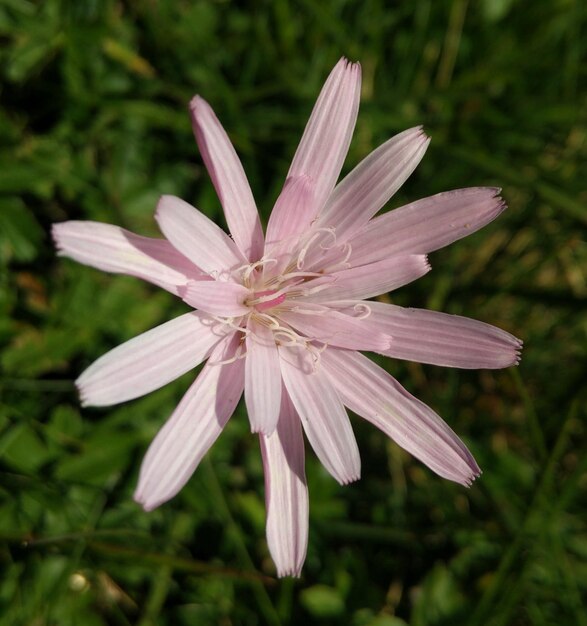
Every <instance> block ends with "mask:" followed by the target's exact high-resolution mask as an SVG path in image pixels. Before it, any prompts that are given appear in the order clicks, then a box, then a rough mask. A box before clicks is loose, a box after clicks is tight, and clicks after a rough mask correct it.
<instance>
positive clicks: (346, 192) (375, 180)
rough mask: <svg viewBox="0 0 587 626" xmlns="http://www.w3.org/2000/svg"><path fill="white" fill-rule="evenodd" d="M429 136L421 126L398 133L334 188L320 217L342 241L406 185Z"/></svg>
mask: <svg viewBox="0 0 587 626" xmlns="http://www.w3.org/2000/svg"><path fill="white" fill-rule="evenodd" d="M429 143H430V139H429V138H428V137H427V136H426V135H425V133H424V131H423V130H422V128H421V127H420V126H418V127H416V128H410V129H409V130H405V131H403V132H402V133H399V135H395V137H392V138H391V139H389V140H388V141H386V142H385V143H384V144H383V145H381V146H379V148H377V149H376V150H374V151H373V152H371V154H370V155H369V156H368V157H366V158H365V159H364V160H363V161H361V162H360V163H359V165H357V167H355V169H354V170H352V172H351V173H350V174H348V175H347V176H346V177H345V178H344V179H343V180H342V181H341V182H340V183H339V184H338V185H337V186H336V188H335V190H334V191H333V193H332V195H331V196H330V198H329V199H328V202H327V203H326V206H325V207H324V210H323V211H322V213H321V214H320V216H319V218H318V225H319V226H334V228H335V229H336V237H337V240H338V241H339V242H342V241H345V240H346V239H348V238H349V237H350V236H352V235H353V234H354V233H355V232H357V231H358V230H360V229H361V228H362V227H363V226H365V224H366V223H367V222H368V221H369V220H370V219H371V218H372V217H373V216H374V215H375V213H377V211H379V210H380V209H381V208H382V207H383V206H384V205H385V204H386V203H387V202H388V201H389V199H390V198H391V196H393V194H394V193H395V192H396V191H397V190H398V189H399V188H400V187H401V186H402V185H403V184H404V182H405V181H406V180H407V179H408V177H409V176H410V174H411V173H412V172H413V171H414V170H415V169H416V167H417V166H418V163H420V161H421V160H422V157H423V156H424V153H425V152H426V148H427V147H428V144H429Z"/></svg>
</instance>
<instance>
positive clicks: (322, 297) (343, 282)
mask: <svg viewBox="0 0 587 626" xmlns="http://www.w3.org/2000/svg"><path fill="white" fill-rule="evenodd" d="M429 271H430V265H429V264H428V259H427V258H426V256H425V255H423V254H410V255H405V256H397V257H392V258H388V259H384V260H382V261H378V262H377V263H370V264H369V265H361V266H360V267H352V268H351V269H348V270H342V271H340V272H335V273H333V274H332V275H331V276H325V277H324V278H316V279H315V280H311V281H308V282H307V283H306V284H305V286H304V287H305V289H306V290H307V291H308V292H310V295H306V296H305V299H307V300H309V301H311V302H331V301H335V300H364V299H367V298H373V297H375V296H378V295H380V294H382V293H387V292H388V291H393V290H394V289H399V288H400V287H402V286H403V285H407V284H408V283H411V282H412V281H414V280H416V279H418V278H420V277H422V276H424V274H426V273H427V272H429ZM333 278H334V282H332V279H333ZM322 285H324V289H322V290H321V291H316V292H315V293H312V292H311V290H314V289H316V288H318V287H321V286H322ZM351 294H352V295H351Z"/></svg>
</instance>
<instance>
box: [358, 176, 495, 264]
mask: <svg viewBox="0 0 587 626" xmlns="http://www.w3.org/2000/svg"><path fill="white" fill-rule="evenodd" d="M499 192H500V190H499V189H496V188H493V187H471V188H468V189H457V190H455V191H447V192H444V193H439V194H437V195H435V196H430V197H429V198H423V199H422V200H417V201H416V202H412V203H410V204H406V205H405V206H402V207H400V208H398V209H395V210H393V211H390V212H389V213H385V214H384V215H380V216H379V217H376V218H375V219H374V220H372V221H371V222H370V223H369V224H368V225H367V226H366V228H365V229H364V230H363V231H361V232H360V233H359V234H357V236H356V237H355V238H354V239H353V240H352V242H351V243H352V254H351V257H350V263H351V265H353V266H355V265H363V264H365V263H373V262H375V261H379V260H380V259H383V258H386V257H388V256H395V255H397V254H425V253H428V252H433V251H434V250H438V249H439V248H442V247H443V246H447V245H448V244H450V243H452V242H453V241H456V240H457V239H461V238H462V237H466V236H467V235H470V234H471V233H474V232H475V231H477V230H479V229H480V228H482V227H483V226H485V225H486V224H488V223H489V222H491V221H492V220H493V219H495V218H496V217H497V216H498V215H499V214H500V213H501V212H502V211H503V210H504V209H505V208H506V204H505V202H504V201H503V200H502V199H501V198H500V196H499Z"/></svg>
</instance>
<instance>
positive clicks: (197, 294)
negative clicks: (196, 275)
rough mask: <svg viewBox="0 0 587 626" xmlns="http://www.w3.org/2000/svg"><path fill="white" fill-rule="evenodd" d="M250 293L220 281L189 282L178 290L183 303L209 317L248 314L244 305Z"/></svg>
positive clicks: (235, 285)
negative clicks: (204, 312)
mask: <svg viewBox="0 0 587 626" xmlns="http://www.w3.org/2000/svg"><path fill="white" fill-rule="evenodd" d="M250 295H251V292H250V291H249V290H248V289H247V288H246V287H243V286H242V285H239V284H237V283H226V282H223V281H220V280H208V281H190V282H189V283H188V284H187V285H185V287H182V288H181V289H180V296H181V297H182V298H183V300H184V302H187V304H189V305H190V306H193V307H194V308H196V309H201V310H202V311H206V313H210V315H220V316H222V317H237V316H239V315H246V314H247V313H249V312H250V309H249V307H248V306H246V305H245V304H244V302H245V300H246V298H247V297H248V296H250Z"/></svg>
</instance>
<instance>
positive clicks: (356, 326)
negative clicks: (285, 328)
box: [279, 305, 391, 352]
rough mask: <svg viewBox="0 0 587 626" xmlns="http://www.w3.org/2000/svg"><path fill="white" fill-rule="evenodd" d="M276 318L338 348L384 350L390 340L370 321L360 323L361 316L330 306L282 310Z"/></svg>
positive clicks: (310, 336) (308, 335) (388, 345)
mask: <svg viewBox="0 0 587 626" xmlns="http://www.w3.org/2000/svg"><path fill="white" fill-rule="evenodd" d="M315 306H316V305H315ZM299 308H300V309H302V308H303V307H299ZM279 319H280V320H283V321H284V322H286V323H288V324H289V325H290V326H292V327H293V328H295V329H296V330H298V331H299V332H301V333H303V334H304V335H305V336H306V337H309V338H311V339H315V340H317V341H320V342H322V343H325V344H328V345H331V346H338V347H339V348H347V349H349V350H373V351H375V352H383V351H385V350H387V349H388V348H389V347H390V343H391V340H390V338H389V336H387V335H385V334H384V333H383V332H380V331H379V330H378V329H377V328H376V327H375V326H374V325H373V324H363V320H362V319H358V318H356V317H352V315H344V314H342V313H339V312H338V311H334V310H333V309H331V308H329V307H322V306H316V308H315V309H309V310H306V311H305V312H303V313H301V312H296V310H295V309H293V310H292V311H284V312H283V313H280V314H279Z"/></svg>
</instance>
